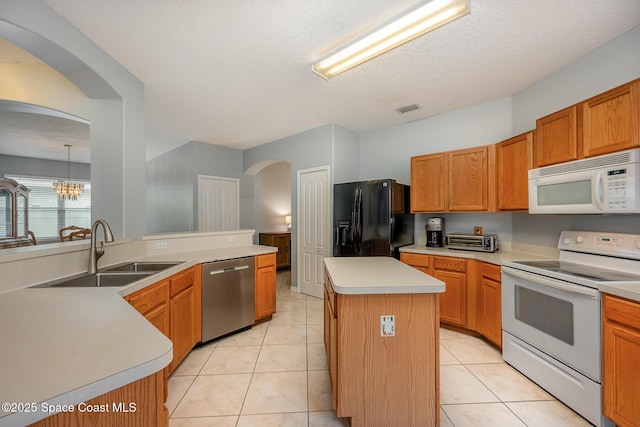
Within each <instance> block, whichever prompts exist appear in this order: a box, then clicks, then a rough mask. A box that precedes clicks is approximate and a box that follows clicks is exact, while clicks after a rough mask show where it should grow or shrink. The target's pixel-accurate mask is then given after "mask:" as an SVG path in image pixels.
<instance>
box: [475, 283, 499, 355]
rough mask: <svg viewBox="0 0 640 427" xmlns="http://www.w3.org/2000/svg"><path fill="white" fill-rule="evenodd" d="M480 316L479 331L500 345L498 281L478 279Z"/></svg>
mask: <svg viewBox="0 0 640 427" xmlns="http://www.w3.org/2000/svg"><path fill="white" fill-rule="evenodd" d="M480 300H481V303H480V304H481V306H480V310H481V312H482V317H480V319H479V322H478V325H479V329H480V330H479V331H478V332H480V333H481V334H482V335H484V336H485V338H487V339H488V340H489V341H491V342H492V343H494V344H496V345H498V346H501V345H502V306H501V297H500V282H499V281H497V280H493V279H490V278H488V277H482V278H481V280H480Z"/></svg>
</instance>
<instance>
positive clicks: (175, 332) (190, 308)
mask: <svg viewBox="0 0 640 427" xmlns="http://www.w3.org/2000/svg"><path fill="white" fill-rule="evenodd" d="M200 271H201V270H200V265H198V266H197V267H193V268H190V269H188V270H186V271H183V272H181V273H178V274H176V275H174V276H171V277H170V278H169V288H170V302H169V314H170V320H169V325H170V328H169V338H170V339H171V341H172V342H173V361H172V362H171V364H170V365H169V372H173V371H174V370H175V369H176V368H177V367H178V365H179V364H180V363H181V362H182V361H183V360H184V358H185V357H187V355H188V354H189V352H190V351H191V350H192V349H193V347H194V346H195V345H196V343H198V342H199V341H201V339H202V311H201V310H202V304H201V301H202V296H201V294H199V292H200V291H201V289H202V286H201V277H202V274H201V273H200Z"/></svg>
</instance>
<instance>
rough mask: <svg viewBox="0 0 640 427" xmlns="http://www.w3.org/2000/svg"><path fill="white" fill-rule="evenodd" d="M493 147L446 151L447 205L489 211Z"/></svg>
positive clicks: (449, 209)
mask: <svg viewBox="0 0 640 427" xmlns="http://www.w3.org/2000/svg"><path fill="white" fill-rule="evenodd" d="M490 149H493V147H490V146H482V147H473V148H469V149H465V150H456V151H450V152H448V153H447V166H448V171H447V180H448V187H447V192H448V197H447V201H448V206H447V210H448V211H451V212H466V211H487V210H489V174H490V172H493V171H491V170H490V168H489V150H490Z"/></svg>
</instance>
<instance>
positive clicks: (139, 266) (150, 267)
mask: <svg viewBox="0 0 640 427" xmlns="http://www.w3.org/2000/svg"><path fill="white" fill-rule="evenodd" d="M178 264H182V263H181V262H128V263H126V264H120V265H115V266H113V267H107V268H105V269H103V270H102V271H103V272H116V271H118V272H119V271H131V272H151V273H157V272H159V271H162V270H166V269H167V268H171V267H174V266H176V265H178Z"/></svg>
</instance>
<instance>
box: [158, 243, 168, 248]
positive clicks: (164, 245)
mask: <svg viewBox="0 0 640 427" xmlns="http://www.w3.org/2000/svg"><path fill="white" fill-rule="evenodd" d="M168 246H169V245H167V242H157V243H156V249H167V247H168Z"/></svg>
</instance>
